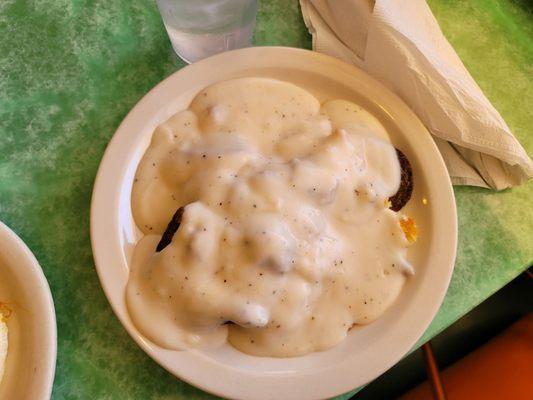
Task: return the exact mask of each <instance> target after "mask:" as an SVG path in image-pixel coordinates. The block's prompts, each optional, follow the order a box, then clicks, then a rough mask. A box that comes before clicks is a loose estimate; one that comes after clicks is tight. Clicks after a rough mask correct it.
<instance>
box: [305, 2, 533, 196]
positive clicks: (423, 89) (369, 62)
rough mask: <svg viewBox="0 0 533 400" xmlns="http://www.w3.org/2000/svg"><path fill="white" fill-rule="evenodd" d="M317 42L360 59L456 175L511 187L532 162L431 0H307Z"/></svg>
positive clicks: (532, 168) (324, 49) (456, 179)
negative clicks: (447, 33) (415, 121)
mask: <svg viewBox="0 0 533 400" xmlns="http://www.w3.org/2000/svg"><path fill="white" fill-rule="evenodd" d="M300 4H301V8H302V14H303V17H304V20H305V24H306V25H307V28H308V29H309V32H310V33H311V34H312V36H313V49H314V50H316V51H318V52H320V53H324V54H328V55H331V56H334V57H337V58H340V59H342V60H344V61H346V62H348V63H351V64H354V65H356V66H358V67H360V68H362V69H364V70H366V71H367V72H368V73H369V74H370V75H373V76H374V77H375V78H377V79H378V80H379V81H381V82H382V83H384V84H385V85H386V86H388V87H389V88H390V89H392V91H394V92H395V93H396V94H398V95H399V96H400V97H401V98H402V99H403V100H404V101H405V102H406V103H407V104H408V105H409V106H410V107H411V109H412V110H414V111H415V113H416V114H417V115H418V117H419V118H420V120H421V121H422V122H423V123H424V124H425V125H426V127H427V128H428V130H429V131H430V132H431V134H432V135H433V137H434V139H435V142H436V143H437V146H438V148H439V150H440V152H441V154H442V156H443V158H444V161H445V163H446V166H447V168H448V172H449V173H450V176H451V179H452V182H453V183H454V184H459V185H474V186H482V187H490V188H494V189H498V190H500V189H505V188H507V187H511V186H515V185H519V184H521V183H523V182H525V181H527V180H528V179H529V178H531V177H532V176H533V163H532V161H531V159H530V158H529V157H528V155H527V153H526V152H525V150H524V148H523V147H522V146H521V145H520V143H519V142H518V141H517V140H516V138H515V137H514V136H513V134H512V133H511V131H510V130H509V127H508V126H507V124H506V123H505V121H504V120H503V119H502V117H501V116H500V114H499V113H498V112H497V111H496V109H495V108H494V107H493V106H492V105H491V104H490V102H489V101H488V100H487V98H486V97H485V96H484V94H483V92H482V91H481V89H480V88H479V86H478V85H477V84H476V82H475V81H474V80H473V78H472V77H471V76H470V74H469V73H468V71H467V70H466V68H465V67H464V65H463V64H462V62H461V60H460V59H459V57H458V56H457V54H456V53H455V51H454V50H453V48H452V46H451V45H450V44H449V43H448V41H447V40H446V38H445V37H444V35H443V34H442V32H441V30H440V28H439V25H438V23H437V21H436V20H435V17H434V16H433V14H432V13H431V10H430V8H429V6H428V5H427V4H426V2H425V1H424V0H375V1H374V0H300Z"/></svg>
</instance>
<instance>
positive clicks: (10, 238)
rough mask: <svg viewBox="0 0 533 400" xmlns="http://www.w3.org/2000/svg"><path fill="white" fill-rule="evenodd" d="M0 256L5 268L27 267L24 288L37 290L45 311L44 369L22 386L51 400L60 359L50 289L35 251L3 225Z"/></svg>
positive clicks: (37, 299)
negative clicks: (5, 265)
mask: <svg viewBox="0 0 533 400" xmlns="http://www.w3.org/2000/svg"><path fill="white" fill-rule="evenodd" d="M0 253H2V258H3V259H4V263H5V264H11V265H12V264H16V265H17V268H20V267H21V266H24V272H22V274H24V275H25V277H26V279H27V280H25V281H24V283H22V284H23V285H24V284H26V285H30V284H31V286H32V289H33V290H34V291H33V292H32V293H33V296H32V301H33V302H34V303H35V304H40V306H41V307H40V311H44V313H41V314H40V316H39V318H42V319H43V320H44V321H43V322H44V323H43V324H42V325H41V327H43V328H44V329H43V331H41V332H40V336H41V338H42V340H41V341H40V342H41V343H40V344H41V346H40V348H39V349H40V351H41V353H42V354H41V355H40V360H39V361H40V362H41V363H42V368H41V369H40V370H39V372H38V373H36V374H35V375H34V377H33V379H32V381H31V383H30V382H20V383H19V384H29V385H31V386H32V393H33V394H35V393H39V397H38V398H39V399H49V398H50V396H51V394H52V388H53V383H54V377H55V368H56V357H57V326H56V315H55V307H54V300H53V298H52V293H51V291H50V286H49V285H48V281H47V280H46V277H45V275H44V273H43V270H42V269H41V266H40V265H39V262H38V261H37V259H36V258H35V255H34V254H33V253H32V251H31V250H30V249H29V248H28V246H27V245H26V244H25V243H24V241H23V240H22V239H21V238H20V237H19V236H18V235H17V234H16V233H15V232H13V231H12V230H11V229H10V228H9V227H8V226H7V225H6V224H4V223H3V222H1V221H0ZM10 268H12V267H10ZM19 273H20V272H19ZM8 357H9V348H8ZM0 384H2V383H0ZM34 398H35V397H34Z"/></svg>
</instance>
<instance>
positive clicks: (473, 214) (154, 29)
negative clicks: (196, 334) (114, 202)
mask: <svg viewBox="0 0 533 400" xmlns="http://www.w3.org/2000/svg"><path fill="white" fill-rule="evenodd" d="M429 3H430V5H431V7H432V9H433V11H434V13H435V15H436V17H437V19H438V20H439V22H440V24H441V27H442V29H443V31H444V33H445V34H446V36H447V37H448V39H449V40H450V41H451V43H452V44H453V45H454V47H455V48H456V50H457V52H458V54H459V56H460V57H461V58H462V60H463V61H464V63H465V64H466V66H467V68H468V69H469V70H470V72H471V73H472V75H473V76H474V77H475V78H476V80H477V82H478V83H479V85H480V86H481V88H482V89H483V90H484V91H485V93H486V94H487V96H488V97H489V98H490V100H491V101H492V102H493V104H494V105H495V106H496V108H497V109H498V110H499V111H500V112H501V114H502V115H503V117H504V118H505V120H506V121H507V123H508V124H509V126H510V127H511V129H512V130H513V132H514V133H515V134H516V136H517V137H518V138H519V139H520V140H521V141H522V143H523V145H524V146H525V148H526V150H527V151H528V153H529V154H530V155H531V154H533V134H532V132H531V129H532V128H533V124H532V115H531V110H533V90H532V89H533V41H532V40H531V38H532V37H533V8H532V6H531V3H530V2H529V1H528V0H471V1H469V2H465V1H460V0H452V1H450V0H446V1H445V0H431V1H429ZM0 38H1V39H0V220H2V221H4V222H5V223H6V224H8V225H9V226H10V227H11V228H12V229H13V230H14V231H15V232H17V233H18V234H19V235H20V236H21V237H22V239H23V240H25V241H26V243H27V244H28V245H29V247H30V248H31V249H32V250H33V251H34V253H35V255H36V257H37V258H38V260H39V261H40V263H41V265H42V267H43V270H44V272H45V274H46V276H47V278H48V280H49V282H50V286H51V289H52V294H53V296H54V300H55V306H56V313H57V325H58V358H57V372H56V378H55V384H54V390H53V395H52V397H53V398H54V399H147V398H150V399H184V398H187V399H204V398H209V397H212V396H210V395H208V394H206V393H203V392H202V391H200V390H198V389H195V388H193V387H191V386H189V385H187V384H185V383H183V382H180V381H179V380H178V379H176V378H174V377H173V376H172V375H170V374H169V373H167V372H166V371H165V370H163V369H162V368H161V367H159V366H158V365H157V364H156V363H155V362H153V361H152V360H151V359H150V358H149V357H148V356H146V355H145V354H144V353H143V352H142V351H141V350H140V348H138V347H137V345H136V344H135V343H134V342H133V340H131V339H130V337H129V336H128V335H127V333H126V331H125V330H124V329H123V328H122V326H121V325H120V323H119V322H118V320H117V319H116V318H115V316H114V315H113V313H112V311H111V308H110V307H109V305H108V303H107V301H106V299H105V297H104V294H103V292H102V290H101V288H100V285H99V282H98V278H97V276H96V272H95V269H94V265H93V259H92V255H91V247H90V241H89V204H90V199H91V190H92V185H93V181H94V177H95V174H96V170H97V168H98V164H99V162H100V159H101V157H102V154H103V152H104V149H105V147H106V145H107V143H108V141H109V139H110V138H111V136H112V135H113V132H114V131H115V129H116V128H117V126H118V125H119V123H120V121H121V120H122V118H123V117H124V116H125V115H126V113H127V112H128V110H129V109H130V108H131V107H132V106H133V105H134V104H135V102H136V101H137V100H139V99H140V98H141V97H142V96H143V95H144V94H145V93H146V92H147V91H148V90H149V89H150V88H152V87H153V86H154V85H155V84H156V83H158V82H159V81H161V80H162V79H163V78H165V77H166V76H168V75H170V74H171V73H172V72H173V71H175V70H177V69H179V68H181V67H183V66H184V64H183V62H181V61H180V60H179V59H178V58H177V57H176V56H175V55H174V54H173V52H172V49H171V47H170V44H169V41H168V39H167V36H166V33H165V30H164V28H163V25H162V23H161V20H160V17H159V14H158V11H157V8H156V5H155V1H153V0H116V1H104V0H40V1H36V0H33V1H32V0H2V1H0ZM254 41H255V43H256V44H257V45H285V46H294V47H304V48H309V47H310V37H309V35H308V34H307V31H306V29H305V26H304V25H303V22H302V20H301V17H300V13H299V9H298V4H297V2H296V1H295V0H291V1H287V0H262V1H261V6H260V10H259V14H258V20H257V28H256V31H255V36H254ZM455 194H456V198H457V208H458V214H459V249H458V256H457V263H456V267H455V272H454V275H453V279H452V283H451V286H450V289H449V292H448V294H447V296H446V300H445V302H444V304H443V306H442V307H441V310H440V312H439V314H438V315H437V317H436V318H435V320H434V321H433V323H432V324H431V326H430V328H429V329H428V331H427V332H426V334H425V335H424V340H425V339H428V338H430V337H432V336H434V335H435V334H437V333H438V332H439V331H440V330H442V329H444V328H445V327H447V326H448V325H450V324H451V323H452V322H453V321H455V320H456V319H458V318H459V317H460V316H462V315H463V314H465V313H466V312H468V311H469V310H470V309H472V308H473V307H474V306H475V305H477V304H478V303H480V302H481V301H483V300H484V299H485V298H487V297H488V296H490V295H491V294H492V293H493V292H495V291H496V290H498V289H499V288H500V287H502V286H503V285H505V284H506V283H507V282H508V281H509V280H511V279H512V278H513V277H515V276H516V275H518V274H519V273H520V272H521V271H523V270H524V269H525V268H526V267H527V266H529V265H530V264H531V263H532V261H533V207H532V205H531V200H530V199H532V198H533V182H530V183H529V184H527V185H524V186H521V187H518V188H515V189H512V190H507V191H504V192H501V193H495V192H492V191H489V190H483V189H478V188H469V187H457V188H455Z"/></svg>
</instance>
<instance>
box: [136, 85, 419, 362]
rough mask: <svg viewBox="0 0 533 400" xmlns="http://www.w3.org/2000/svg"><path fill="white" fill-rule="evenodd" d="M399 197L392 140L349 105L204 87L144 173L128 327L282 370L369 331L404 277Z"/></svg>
mask: <svg viewBox="0 0 533 400" xmlns="http://www.w3.org/2000/svg"><path fill="white" fill-rule="evenodd" d="M399 184H400V167H399V163H398V160H397V156H396V153H395V149H394V147H393V146H392V145H391V144H390V142H389V139H388V136H387V133H386V131H385V129H384V128H383V127H382V125H381V124H380V123H379V122H378V121H377V120H376V119H375V118H374V117H373V116H372V115H371V114H369V113H368V112H366V111H365V110H363V109H362V108H361V107H359V106H357V105H356V104H353V103H350V102H347V101H343V100H332V101H328V102H326V103H324V104H322V105H321V104H320V103H319V101H318V100H317V99H316V98H315V97H314V96H313V95H312V94H310V93H309V92H307V91H305V90H303V89H302V88H300V87H297V86H295V85H293V84H290V83H286V82H281V81H277V80H272V79H263V78H243V79H235V80H230V81H225V82H221V83H217V84H215V85H213V86H210V87H208V88H207V89H205V90H203V91H202V92H201V93H199V94H198V95H197V96H196V98H195V99H194V100H193V101H192V103H191V105H190V107H189V109H188V110H186V111H182V112H179V113H178V114H176V115H175V116H173V117H172V118H170V119H169V120H168V121H167V122H165V123H163V124H161V125H160V126H159V127H157V129H156V130H155V132H154V135H153V138H152V143H151V145H150V147H149V148H148V150H147V152H146V154H145V155H144V158H143V159H142V161H141V163H140V165H139V167H138V170H137V174H136V177H135V182H134V185H133V193H132V208H133V215H134V218H135V221H136V223H137V225H138V227H139V228H140V229H141V230H142V231H143V233H144V234H145V236H144V238H143V239H142V240H141V241H140V242H139V243H138V244H137V246H136V249H135V254H134V257H133V263H132V264H133V265H132V269H131V274H130V279H129V282H128V286H127V304H128V309H129V312H130V315H131V317H132V319H133V321H134V323H135V324H136V326H137V327H138V329H139V330H140V331H141V332H142V333H143V334H144V335H146V337H148V338H149V339H151V340H152V341H154V342H155V343H157V344H159V345H161V346H163V347H166V348H171V349H184V348H190V347H198V346H219V345H221V344H222V343H224V342H225V341H229V342H230V343H231V344H232V345H233V346H235V347H236V348H238V349H239V350H242V351H244V352H246V353H249V354H253V355H260V356H277V357H285V356H296V355H301V354H305V353H309V352H312V351H318V350H323V349H327V348H329V347H331V346H334V345H335V344H337V343H339V342H340V341H342V340H343V339H344V338H345V337H346V334H347V332H348V330H349V329H350V328H351V327H352V326H353V325H354V324H367V323H369V322H371V321H373V320H375V319H376V318H378V317H379V316H380V315H381V314H382V313H383V312H384V311H385V310H386V309H387V307H389V306H390V305H391V303H392V302H393V301H394V300H395V298H396V297H397V295H398V294H399V292H400V290H401V288H402V285H403V284H404V281H405V279H406V277H405V276H406V273H412V272H413V271H412V267H411V266H410V264H409V263H408V262H407V261H406V252H407V246H408V242H407V240H406V239H405V236H404V234H403V231H402V230H401V228H400V225H399V219H400V217H401V216H400V214H398V213H395V212H393V211H391V210H390V209H389V208H388V205H387V198H388V197H390V196H392V195H393V194H394V193H396V191H397V189H398V187H399ZM181 206H185V211H184V214H183V219H182V222H181V226H180V228H179V229H178V231H177V232H176V234H175V235H174V238H173V240H172V242H171V244H170V245H168V246H167V247H166V248H165V249H164V250H162V251H161V252H159V253H156V252H155V247H156V245H157V243H158V241H159V239H160V238H161V234H162V233H163V232H164V230H165V228H166V226H167V224H168V222H169V220H170V219H171V217H172V215H173V214H174V212H175V211H176V209H177V208H178V207H181ZM227 321H231V322H233V323H234V324H224V323H225V322H227Z"/></svg>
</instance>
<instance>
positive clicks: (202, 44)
mask: <svg viewBox="0 0 533 400" xmlns="http://www.w3.org/2000/svg"><path fill="white" fill-rule="evenodd" d="M157 5H158V7H159V11H160V12H161V16H162V17H163V22H164V24H165V28H166V29H167V32H168V36H169V37H170V41H171V43H172V47H173V48H174V50H175V51H176V53H177V54H178V55H179V56H180V57H181V58H182V59H183V60H184V61H186V62H188V63H191V62H195V61H198V60H201V59H202V58H205V57H209V56H211V55H213V54H216V53H221V52H223V51H226V50H233V49H238V48H241V47H248V46H250V45H251V42H252V34H253V30H254V26H255V17H256V14H257V6H258V0H157Z"/></svg>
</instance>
